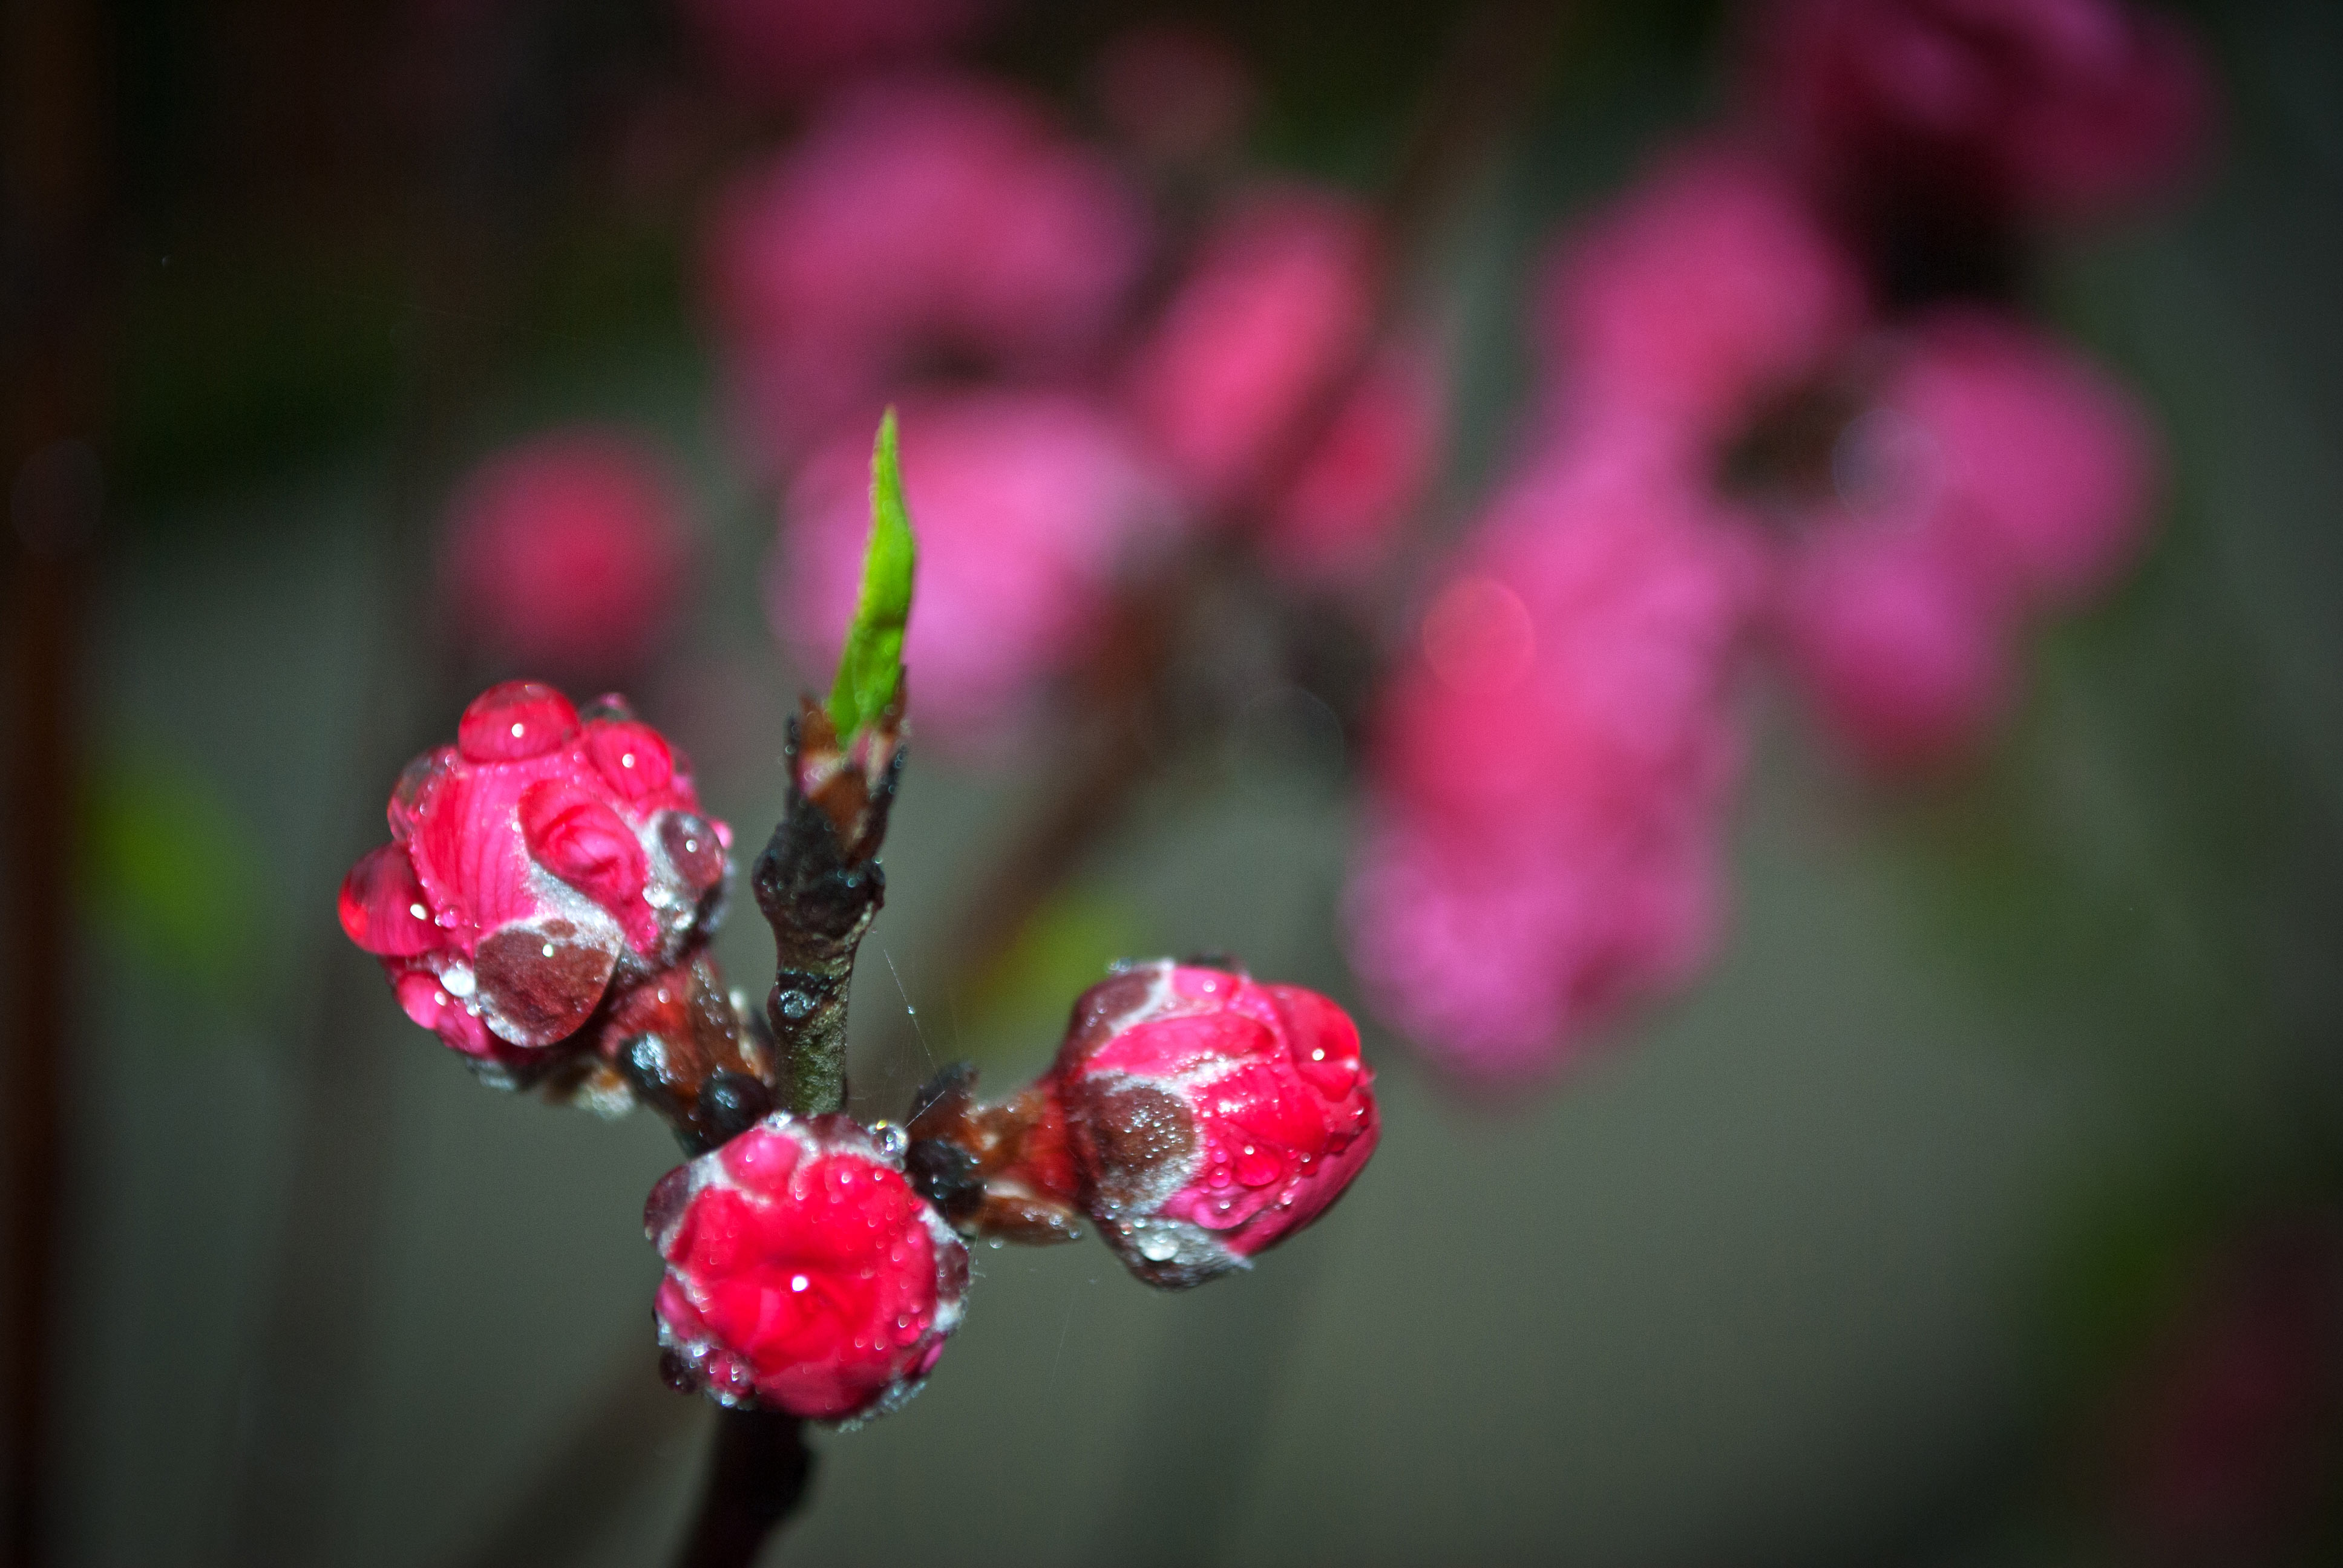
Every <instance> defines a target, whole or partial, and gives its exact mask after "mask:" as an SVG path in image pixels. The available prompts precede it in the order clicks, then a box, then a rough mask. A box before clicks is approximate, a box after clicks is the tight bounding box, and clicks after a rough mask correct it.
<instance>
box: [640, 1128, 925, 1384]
mask: <svg viewBox="0 0 2343 1568" xmlns="http://www.w3.org/2000/svg"><path fill="white" fill-rule="evenodd" d="M643 1224H644V1229H645V1231H647V1232H648V1234H649V1237H650V1239H651V1241H652V1243H653V1244H654V1245H655V1246H657V1247H658V1248H659V1256H660V1257H661V1258H663V1259H665V1260H666V1261H667V1277H666V1278H665V1279H664V1280H663V1281H662V1282H660V1284H659V1294H658V1297H657V1299H656V1302H655V1303H654V1308H653V1310H654V1312H655V1313H656V1315H657V1318H658V1322H659V1344H660V1346H661V1347H662V1348H663V1349H664V1350H665V1351H666V1352H668V1360H667V1364H668V1368H669V1375H670V1377H672V1378H674V1379H675V1380H676V1381H677V1382H679V1383H680V1384H682V1385H684V1386H697V1387H699V1388H701V1389H703V1390H705V1391H706V1392H708V1393H709V1394H710V1395H711V1396H713V1397H714V1398H715V1399H717V1400H719V1402H723V1403H725V1404H728V1405H763V1406H766V1407H768V1408H771V1409H776V1410H783V1411H787V1412H789V1413H791V1414H793V1415H800V1416H805V1417H808V1418H810V1419H814V1420H820V1421H845V1420H850V1419H853V1418H857V1417H861V1416H868V1415H877V1414H881V1413H884V1412H887V1411H890V1410H892V1409H894V1408H895V1407H896V1406H898V1405H900V1404H901V1403H902V1402H904V1401H905V1400H907V1399H909V1398H910V1396H911V1395H912V1394H913V1393H916V1392H918V1391H919V1386H920V1381H921V1380H922V1379H924V1378H925V1377H926V1376H927V1374H928V1371H929V1369H930V1368H931V1367H933V1366H934V1365H935V1363H936V1358H937V1357H939V1356H940V1355H941V1354H942V1353H943V1348H944V1341H945V1339H946V1338H947V1337H948V1336H949V1335H950V1333H951V1332H952V1330H953V1329H955V1328H956V1327H958V1326H959V1324H960V1297H961V1294H962V1292H964V1291H965V1290H966V1289H967V1285H968V1252H967V1250H966V1249H965V1248H964V1247H962V1245H961V1244H960V1238H959V1237H958V1236H956V1235H954V1234H953V1233H952V1230H951V1227H950V1226H949V1225H947V1224H946V1223H945V1222H944V1221H943V1218H942V1216H941V1215H940V1214H938V1213H937V1212H936V1211H935V1210H934V1209H933V1208H932V1207H931V1206H930V1204H929V1203H928V1202H927V1201H925V1200H924V1199H922V1198H920V1196H919V1194H918V1193H916V1192H914V1191H912V1190H911V1186H910V1182H909V1181H906V1180H905V1179H904V1176H903V1172H902V1169H901V1166H900V1162H899V1161H898V1160H897V1159H896V1158H895V1157H893V1156H891V1155H890V1154H888V1153H886V1152H884V1151H881V1150H880V1147H879V1145H878V1143H877V1141H875V1140H874V1139H873V1138H872V1136H871V1134H870V1132H869V1131H866V1130H865V1129H863V1128H862V1127H860V1126H859V1125H857V1124H856V1123H855V1122H853V1121H850V1120H849V1119H848V1118H846V1117H844V1116H817V1117H811V1118H799V1117H793V1116H789V1115H787V1114H776V1115H773V1116H769V1117H768V1118H766V1119H765V1120H764V1121H761V1122H759V1123H758V1124H757V1125H756V1126H754V1127H752V1128H750V1129H749V1131H746V1132H743V1133H741V1134H740V1135H739V1136H738V1137H736V1138H734V1139H732V1140H731V1141H729V1142H727V1143H725V1144H724V1145H723V1146H722V1147H720V1148H719V1149H716V1150H714V1151H710V1152H709V1153H707V1154H703V1155H701V1156H700V1157H699V1159H697V1160H694V1161H691V1162H690V1163H689V1164H687V1165H683V1166H679V1167H678V1168H677V1169H676V1170H674V1171H669V1173H668V1174H667V1176H666V1177H665V1178H664V1179H663V1180H661V1181H660V1182H659V1185H658V1186H657V1187H655V1188H653V1189H652V1191H651V1196H650V1201H649V1204H648V1206H647V1207H646V1208H645V1210H644V1214H643Z"/></svg>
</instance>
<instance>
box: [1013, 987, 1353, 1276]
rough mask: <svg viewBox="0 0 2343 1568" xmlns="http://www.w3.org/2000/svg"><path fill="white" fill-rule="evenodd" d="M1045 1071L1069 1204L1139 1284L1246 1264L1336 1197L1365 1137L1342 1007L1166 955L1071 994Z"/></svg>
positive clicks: (1347, 1022) (1294, 989) (1350, 1039)
mask: <svg viewBox="0 0 2343 1568" xmlns="http://www.w3.org/2000/svg"><path fill="white" fill-rule="evenodd" d="M1051 1078H1052V1081H1053V1082H1054V1084H1055V1086H1056V1089H1057V1092H1058V1094H1059V1097H1060V1099H1061V1101H1062V1103H1063V1105H1064V1108H1065V1121H1066V1129H1067V1132H1068V1135H1069V1141H1070V1142H1071V1149H1072V1152H1073V1156H1074V1164H1075V1169H1076V1171H1077V1174H1078V1178H1079V1181H1080V1184H1081V1203H1082V1207H1083V1208H1084V1209H1085V1210H1086V1211H1088V1212H1089V1214H1090V1216H1091V1219H1092V1220H1093V1221H1096V1222H1097V1224H1098V1227H1099V1230H1100V1231H1101V1234H1102V1235H1103V1236H1104V1237H1105V1238H1106V1241H1107V1243H1108V1245H1110V1246H1111V1247H1112V1248H1113V1249H1114V1250H1115V1251H1116V1253H1117V1254H1119V1255H1120V1256H1121V1259H1122V1261H1123V1262H1124V1263H1125V1264H1127V1265H1128V1266H1129V1267H1130V1269H1131V1272H1133V1273H1135V1274H1137V1275H1138V1276H1139V1277H1140V1278H1141V1279H1142V1280H1145V1281H1146V1282H1148V1283H1150V1284H1153V1285H1162V1286H1167V1287H1172V1288H1180V1287H1185V1286H1189V1285H1196V1284H1201V1283H1202V1282H1204V1281H1206V1280H1209V1279H1212V1277H1214V1276H1215V1275H1218V1274H1222V1273H1225V1272H1227V1271H1230V1270H1232V1269H1241V1268H1245V1267H1247V1266H1249V1260H1250V1259H1251V1258H1252V1255H1253V1254H1254V1253H1256V1252H1259V1251H1262V1250H1264V1249H1265V1248H1268V1247H1272V1246H1274V1245H1276V1244H1277V1243H1278V1242H1279V1241H1282V1240H1284V1239H1285V1238H1286V1237H1288V1236H1290V1235H1292V1234H1293V1233H1294V1232H1295V1231H1299V1230H1301V1229H1302V1227H1303V1226H1305V1225H1307V1224H1309V1223H1310V1221H1312V1220H1314V1219H1316V1218H1317V1217H1318V1216H1319V1215H1320V1214H1322V1213H1323V1212H1324V1211H1325V1210H1326V1208H1327V1206H1328V1205H1330V1204H1332V1202H1333V1201H1334V1200H1335V1199H1337V1198H1339V1197H1341V1196H1342V1191H1343V1189H1344V1188H1346V1187H1348V1186H1349V1185H1350V1183H1351V1179H1352V1178H1353V1177H1354V1176H1356V1175H1357V1174H1358V1173H1359V1171H1360V1169H1361V1168H1362V1167H1363V1166H1364V1165H1365V1164H1366V1162H1367V1157H1368V1156H1369V1155H1371V1154H1373V1152H1374V1148H1375V1140H1376V1138H1377V1136H1378V1134H1379V1132H1380V1131H1381V1123H1380V1121H1379V1119H1378V1117H1377V1114H1376V1111H1375V1099H1374V1074H1373V1071H1371V1070H1369V1069H1368V1068H1367V1066H1366V1065H1365V1063H1364V1062H1363V1061H1361V1060H1360V1059H1359V1031H1358V1030H1357V1029H1355V1028H1354V1027H1353V1025H1352V1023H1351V1020H1350V1019H1349V1018H1347V1017H1345V1016H1344V1014H1343V1012H1342V1009H1340V1008H1338V1007H1336V1006H1335V1005H1334V1004H1333V1003H1332V1002H1331V1001H1329V1000H1326V999H1325V998H1324V997H1322V996H1320V995H1318V994H1317V993H1316V992H1314V991H1308V990H1302V989H1301V988H1300V987H1298V986H1284V985H1259V984H1256V983H1255V982H1254V981H1253V980H1251V979H1249V978H1248V977H1246V976H1244V975H1242V974H1238V973H1234V972H1232V971H1229V970H1218V969H1203V968H1198V967H1195V966H1192V965H1180V964H1174V963H1172V961H1171V960H1168V959H1166V960H1160V961H1157V962H1154V963H1149V964H1140V965H1135V966H1132V967H1131V968H1129V969H1126V970H1123V971H1122V972H1121V973H1119V974H1117V975H1115V976H1114V977H1113V978H1111V979H1110V980H1103V981H1101V983H1099V984H1098V985H1095V986H1092V987H1091V989H1090V990H1088V991H1086V992H1084V993H1083V995H1082V998H1081V1000H1080V1001H1078V1002H1076V1003H1075V1004H1074V1017H1073V1022H1072V1025H1071V1028H1070V1029H1069V1030H1068V1032H1067V1035H1066V1041H1065V1044H1064V1045H1063V1046H1062V1047H1061V1049H1060V1050H1059V1052H1058V1060H1057V1065H1056V1066H1055V1067H1054V1068H1052V1069H1051Z"/></svg>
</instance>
